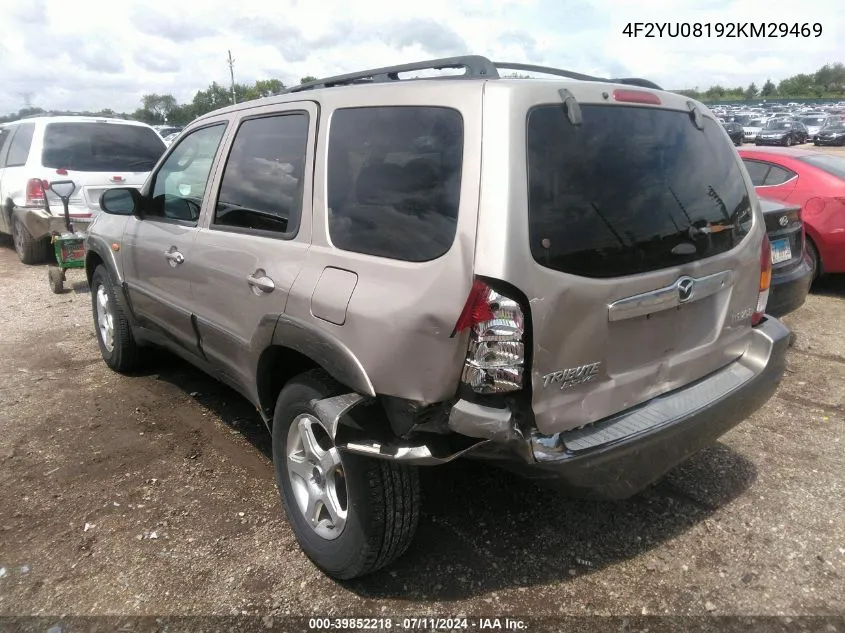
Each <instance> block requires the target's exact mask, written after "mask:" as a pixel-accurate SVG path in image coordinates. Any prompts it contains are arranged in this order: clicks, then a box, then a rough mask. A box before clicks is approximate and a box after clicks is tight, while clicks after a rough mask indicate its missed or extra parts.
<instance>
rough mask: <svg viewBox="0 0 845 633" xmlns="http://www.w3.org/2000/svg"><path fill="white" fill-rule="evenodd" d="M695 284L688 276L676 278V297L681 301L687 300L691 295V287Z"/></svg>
mask: <svg viewBox="0 0 845 633" xmlns="http://www.w3.org/2000/svg"><path fill="white" fill-rule="evenodd" d="M694 286H695V281H693V280H692V279H690V278H689V277H682V278H681V279H679V280H678V299H679V300H680V302H681V303H684V302H685V301H689V299H690V297H691V296H692V289H693V287H694Z"/></svg>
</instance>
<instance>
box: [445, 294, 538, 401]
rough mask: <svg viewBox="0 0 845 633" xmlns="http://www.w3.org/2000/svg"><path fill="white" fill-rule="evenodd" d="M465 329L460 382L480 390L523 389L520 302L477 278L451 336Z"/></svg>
mask: <svg viewBox="0 0 845 633" xmlns="http://www.w3.org/2000/svg"><path fill="white" fill-rule="evenodd" d="M467 329H469V331H470V337H469V347H468V349H467V356H466V361H465V362H464V370H463V373H462V375H461V380H462V381H463V383H464V384H466V385H468V386H469V387H470V388H472V390H473V391H475V392H476V393H481V394H494V393H508V392H511V391H519V390H520V389H522V373H523V369H524V366H525V341H524V339H525V315H524V314H523V312H522V308H521V307H520V305H519V303H518V302H517V301H515V300H513V299H511V298H509V297H506V296H505V295H503V294H501V293H500V292H497V291H496V290H493V289H492V288H490V286H488V285H487V284H485V283H484V282H483V281H481V280H478V279H476V280H475V281H474V282H473V284H472V289H471V290H470V292H469V296H468V297H467V301H466V304H464V309H463V311H462V312H461V316H460V317H458V321H457V323H455V329H454V331H453V332H452V336H455V335H456V334H458V333H460V332H463V331H464V330H467Z"/></svg>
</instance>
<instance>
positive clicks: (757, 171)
mask: <svg viewBox="0 0 845 633" xmlns="http://www.w3.org/2000/svg"><path fill="white" fill-rule="evenodd" d="M742 163H743V164H744V165H745V169H746V170H747V171H748V175H749V176H750V177H751V184H753V185H754V186H755V187H760V186H762V185H763V183H764V182H766V174H768V173H769V164H768V163H761V162H760V161H758V160H747V159H743V161H742Z"/></svg>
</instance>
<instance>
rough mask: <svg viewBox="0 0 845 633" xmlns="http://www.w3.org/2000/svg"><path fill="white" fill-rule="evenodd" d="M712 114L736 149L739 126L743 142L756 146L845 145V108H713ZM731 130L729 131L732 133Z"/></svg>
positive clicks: (829, 106) (828, 106)
mask: <svg viewBox="0 0 845 633" xmlns="http://www.w3.org/2000/svg"><path fill="white" fill-rule="evenodd" d="M713 112H714V114H716V116H717V118H718V119H719V120H720V121H721V122H722V123H723V125H725V129H726V130H728V133H729V135H730V136H731V139H732V140H733V141H734V144H735V145H738V144H740V142H738V141H737V138H738V132H737V127H736V126H737V124H738V125H739V126H741V127H742V129H743V135H742V141H744V142H753V143H755V144H756V145H786V146H789V145H801V144H804V143H807V142H810V141H812V142H813V143H814V144H815V145H841V144H845V134H843V133H842V132H843V129H842V128H843V127H845V106H841V105H840V104H829V105H827V106H812V107H810V106H804V107H802V106H798V105H789V106H771V107H764V105H761V106H757V107H748V106H735V107H730V106H714V107H713ZM729 128H730V129H729Z"/></svg>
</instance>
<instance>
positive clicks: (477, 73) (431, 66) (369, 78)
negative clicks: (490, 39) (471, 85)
mask: <svg viewBox="0 0 845 633" xmlns="http://www.w3.org/2000/svg"><path fill="white" fill-rule="evenodd" d="M446 68H463V69H465V71H466V72H465V74H463V75H453V76H452V78H454V79H477V78H479V77H486V78H491V79H495V78H497V77H498V76H499V73H498V72H496V67H495V66H494V65H493V62H491V61H490V60H489V59H487V58H486V57H482V56H481V55H462V56H460V57H443V58H440V59H430V60H426V61H422V62H414V63H411V64H400V65H398V66H386V67H384V68H373V69H371V70H362V71H359V72H355V73H347V74H345V75H336V76H334V77H326V78H325V79H318V80H316V81H309V82H308V83H305V84H301V85H299V86H293V87H291V88H288V89H287V90H282V92H281V93H280V94H285V93H289V92H300V91H303V90H313V89H315V88H332V87H334V86H345V85H350V84H355V83H384V82H390V81H400V79H399V73H407V72H413V71H415V70H444V69H446Z"/></svg>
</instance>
